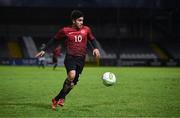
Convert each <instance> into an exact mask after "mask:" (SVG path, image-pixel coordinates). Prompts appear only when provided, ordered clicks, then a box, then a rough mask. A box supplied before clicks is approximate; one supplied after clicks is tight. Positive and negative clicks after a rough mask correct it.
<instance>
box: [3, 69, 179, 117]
mask: <svg viewBox="0 0 180 118" xmlns="http://www.w3.org/2000/svg"><path fill="white" fill-rule="evenodd" d="M106 71H110V72H113V73H114V74H115V75H116V77H117V83H116V84H115V85H114V86H110V87H106V86H104V85H103V84H102V80H101V76H102V74H103V73H104V72H106ZM65 77H66V71H65V69H64V67H58V68H57V70H55V71H53V69H52V67H47V68H45V69H42V68H38V67H24V66H22V67H15V66H0V117H18V118H19V117H51V118H52V117H109V118H110V117H131V116H132V117H180V68H155V67H154V68H147V67H85V68H84V71H83V74H82V75H81V77H80V81H79V82H78V85H77V86H75V87H74V89H73V90H72V91H71V92H70V94H69V95H68V96H67V98H66V102H65V106H64V107H63V108H61V107H57V110H52V109H51V99H52V97H54V96H55V95H57V93H58V92H59V90H60V88H61V87H62V84H63V81H64V79H65Z"/></svg>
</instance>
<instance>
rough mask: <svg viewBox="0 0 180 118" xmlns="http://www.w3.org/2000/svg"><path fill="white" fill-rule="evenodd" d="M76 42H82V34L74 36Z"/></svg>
mask: <svg viewBox="0 0 180 118" xmlns="http://www.w3.org/2000/svg"><path fill="white" fill-rule="evenodd" d="M74 39H75V42H81V41H82V36H81V35H76V36H74Z"/></svg>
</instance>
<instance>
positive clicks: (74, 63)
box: [64, 55, 85, 74]
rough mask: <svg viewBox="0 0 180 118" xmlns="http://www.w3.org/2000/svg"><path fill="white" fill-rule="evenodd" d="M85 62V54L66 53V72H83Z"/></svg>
mask: <svg viewBox="0 0 180 118" xmlns="http://www.w3.org/2000/svg"><path fill="white" fill-rule="evenodd" d="M84 64H85V56H72V55H66V57H65V60H64V65H65V67H66V72H67V73H68V72H69V71H71V70H76V72H77V73H78V74H81V73H82V70H83V68H84Z"/></svg>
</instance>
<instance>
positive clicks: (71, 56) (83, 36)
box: [36, 10, 100, 109]
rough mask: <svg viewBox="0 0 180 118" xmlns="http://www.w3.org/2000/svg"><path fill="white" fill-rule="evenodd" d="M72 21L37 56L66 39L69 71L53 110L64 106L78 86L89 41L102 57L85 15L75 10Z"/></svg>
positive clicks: (66, 61)
mask: <svg viewBox="0 0 180 118" xmlns="http://www.w3.org/2000/svg"><path fill="white" fill-rule="evenodd" d="M71 20H72V25H70V26H67V27H63V28H62V29H60V30H59V31H58V32H57V33H56V34H55V36H54V38H53V39H51V40H50V41H49V42H48V43H47V45H46V47H44V49H43V50H42V51H40V52H39V53H37V54H36V57H39V56H42V55H44V54H45V51H46V50H47V48H49V47H51V46H52V45H55V44H59V43H60V42H61V41H62V39H65V44H66V56H65V60H64V65H65V68H66V71H67V78H66V79H65V81H64V84H63V87H62V89H61V90H60V92H59V94H58V95H57V96H56V97H54V98H53V99H52V109H56V107H57V105H60V106H64V102H65V97H66V95H67V94H68V93H69V92H70V91H71V89H72V88H73V86H75V85H76V84H77V82H78V79H79V75H80V74H81V72H82V70H83V67H84V64H85V56H86V47H87V41H90V43H91V44H92V46H93V55H94V56H95V57H96V58H99V57H100V52H99V49H98V48H97V44H96V41H95V40H96V39H95V37H94V36H93V34H92V32H91V29H90V28H89V27H88V26H85V25H83V21H84V15H83V13H82V12H81V11H79V10H73V11H72V12H71Z"/></svg>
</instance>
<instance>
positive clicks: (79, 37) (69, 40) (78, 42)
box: [54, 26, 95, 56]
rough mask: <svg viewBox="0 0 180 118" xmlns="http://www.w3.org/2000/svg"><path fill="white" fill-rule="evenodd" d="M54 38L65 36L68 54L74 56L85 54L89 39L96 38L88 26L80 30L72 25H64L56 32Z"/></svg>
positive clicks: (60, 38)
mask: <svg viewBox="0 0 180 118" xmlns="http://www.w3.org/2000/svg"><path fill="white" fill-rule="evenodd" d="M54 38H55V39H56V40H62V39H64V38H65V39H66V40H65V43H66V51H67V54H69V55H73V56H85V55H86V48H87V41H88V40H95V37H94V36H93V34H92V32H91V29H90V28H89V27H88V26H83V27H82V28H81V29H79V30H77V29H75V28H74V27H72V26H68V27H64V28H62V29H60V30H59V31H58V32H57V33H56V35H55V36H54Z"/></svg>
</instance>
